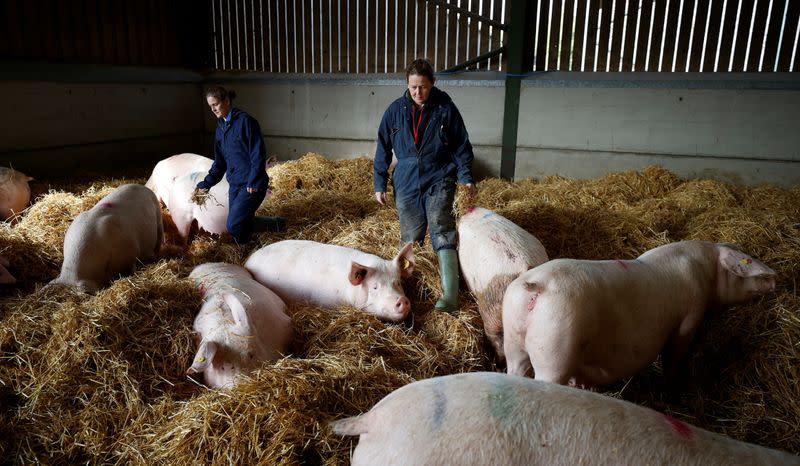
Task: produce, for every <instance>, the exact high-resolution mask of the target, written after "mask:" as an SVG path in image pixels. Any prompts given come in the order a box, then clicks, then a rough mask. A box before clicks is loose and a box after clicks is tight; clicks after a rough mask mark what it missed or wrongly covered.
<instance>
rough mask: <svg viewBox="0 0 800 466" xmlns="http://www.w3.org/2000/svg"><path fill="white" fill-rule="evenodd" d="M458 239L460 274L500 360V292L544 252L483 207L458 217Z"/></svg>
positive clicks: (531, 238) (542, 257) (542, 259)
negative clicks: (474, 300)
mask: <svg viewBox="0 0 800 466" xmlns="http://www.w3.org/2000/svg"><path fill="white" fill-rule="evenodd" d="M458 242H459V247H458V261H459V263H460V264H461V274H462V276H463V277H464V280H465V281H466V282H467V287H468V288H469V290H470V291H471V292H472V294H473V295H474V296H475V299H476V300H477V301H478V312H480V314H481V318H482V319H483V329H484V331H485V332H486V336H487V337H488V338H489V341H490V342H491V343H492V346H493V347H494V349H495V352H497V357H498V359H499V360H500V361H503V360H504V359H505V354H504V353H503V294H504V293H505V291H506V287H507V286H508V284H509V283H511V282H512V281H513V280H514V279H515V278H517V277H518V276H519V274H521V273H522V272H524V271H526V270H528V269H530V268H533V267H536V266H537V265H539V264H543V263H545V262H547V252H546V251H545V250H544V246H542V243H540V242H539V240H538V239H536V237H535V236H533V235H532V234H530V233H528V232H527V231H525V230H523V229H522V228H520V227H519V226H517V225H516V224H514V222H512V221H511V220H509V219H507V218H505V217H503V216H502V215H499V214H497V213H495V212H492V211H491V210H487V209H484V208H482V207H475V208H472V209H470V210H469V212H467V213H466V214H465V215H464V216H462V217H461V218H460V219H459V221H458Z"/></svg>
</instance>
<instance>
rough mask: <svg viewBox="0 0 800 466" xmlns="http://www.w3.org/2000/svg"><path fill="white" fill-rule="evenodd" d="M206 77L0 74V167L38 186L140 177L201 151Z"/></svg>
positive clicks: (81, 71)
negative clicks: (42, 181)
mask: <svg viewBox="0 0 800 466" xmlns="http://www.w3.org/2000/svg"><path fill="white" fill-rule="evenodd" d="M200 79H201V77H200V75H199V74H197V73H192V72H188V71H185V70H180V69H176V70H172V69H150V68H133V67H99V66H80V65H64V66H58V65H42V66H38V67H34V66H18V67H15V66H13V65H11V64H4V65H3V66H2V67H0V95H3V105H2V107H3V110H4V111H3V112H0V127H2V128H3V131H2V137H0V165H3V166H13V167H14V168H16V169H18V170H21V171H23V172H25V173H26V174H29V175H31V176H34V177H36V178H66V177H69V176H73V175H75V174H79V173H81V172H88V173H115V174H121V175H124V174H125V173H126V172H131V173H136V174H139V175H140V174H141V172H142V171H143V170H144V169H145V166H149V167H150V168H152V163H154V162H155V161H157V160H159V159H160V158H163V157H164V156H167V155H170V154H175V153H178V152H190V151H196V150H199V149H200V148H201V145H200V143H201V141H202V131H203V116H202V106H201V104H202V98H201V92H202V91H201V85H200Z"/></svg>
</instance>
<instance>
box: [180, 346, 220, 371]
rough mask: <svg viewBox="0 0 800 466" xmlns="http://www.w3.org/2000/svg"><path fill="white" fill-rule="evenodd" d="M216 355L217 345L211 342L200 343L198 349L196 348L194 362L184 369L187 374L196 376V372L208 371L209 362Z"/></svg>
mask: <svg viewBox="0 0 800 466" xmlns="http://www.w3.org/2000/svg"><path fill="white" fill-rule="evenodd" d="M216 353H217V344H216V343H215V342H213V341H208V340H203V341H202V342H201V343H200V347H199V348H197V353H196V354H195V355H194V361H192V365H191V366H190V367H189V368H188V369H186V373H187V374H190V375H191V374H197V373H198V372H204V371H205V370H206V369H208V366H209V365H210V364H211V361H212V360H213V359H214V355H215V354H216Z"/></svg>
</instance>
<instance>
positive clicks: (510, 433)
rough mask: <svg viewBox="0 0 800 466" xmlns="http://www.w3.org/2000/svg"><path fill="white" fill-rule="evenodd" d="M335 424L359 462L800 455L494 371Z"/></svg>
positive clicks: (650, 460)
mask: <svg viewBox="0 0 800 466" xmlns="http://www.w3.org/2000/svg"><path fill="white" fill-rule="evenodd" d="M331 427H332V429H333V431H334V432H336V433H338V434H342V435H360V436H361V438H360V440H359V442H358V446H357V447H356V448H355V451H353V457H352V464H353V466H359V465H376V464H380V465H411V464H453V465H456V464H457V465H460V466H467V465H475V466H484V465H489V464H497V465H573V464H575V465H578V464H580V465H612V464H613V465H639V464H669V465H698V466H711V465H720V466H722V465H725V466H728V465H732V464H747V465H784V464H785V465H800V457H797V456H795V455H792V454H789V453H784V452H781V451H778V450H772V449H769V448H764V447H761V446H758V445H753V444H749V443H744V442H739V441H736V440H733V439H731V438H728V437H724V436H722V435H719V434H715V433H713V432H709V431H707V430H703V429H699V428H697V427H694V426H691V425H689V424H686V423H684V422H681V421H679V420H677V419H674V418H672V417H670V416H667V415H664V414H661V413H658V412H656V411H653V410H651V409H648V408H645V407H642V406H638V405H636V404H633V403H629V402H627V401H622V400H618V399H614V398H611V397H608V396H604V395H600V394H598V393H593V392H590V391H586V390H576V389H574V388H569V387H562V386H560V385H554V384H549V383H543V382H540V381H536V380H531V379H527V378H522V377H515V376H510V375H505V374H499V373H488V372H483V373H481V372H476V373H470V374H456V375H448V376H444V377H436V378H432V379H426V380H421V381H418V382H414V383H412V384H409V385H406V386H404V387H401V388H399V389H397V390H395V391H394V392H392V393H390V394H389V395H388V396H386V397H385V398H383V399H382V400H381V401H380V402H378V404H376V405H375V406H374V407H373V408H372V409H371V410H369V411H368V412H367V413H366V414H363V415H361V416H357V417H352V418H347V419H342V420H339V421H335V422H333V423H332V424H331Z"/></svg>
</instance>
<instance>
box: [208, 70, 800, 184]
mask: <svg viewBox="0 0 800 466" xmlns="http://www.w3.org/2000/svg"><path fill="white" fill-rule="evenodd" d="M500 78H501V76H500V75H498V74H496V73H489V74H487V73H480V74H472V73H469V74H460V75H456V76H453V77H441V78H439V80H438V82H437V86H438V87H440V88H441V89H443V90H445V91H446V92H448V93H449V94H450V95H451V97H453V99H454V101H455V102H456V104H457V105H458V107H459V109H460V110H461V113H462V115H463V116H464V120H465V122H466V124H467V129H468V131H469V134H470V139H471V141H472V144H473V146H474V148H475V156H476V162H475V171H476V173H477V174H478V175H479V176H499V174H500V154H501V146H502V118H503V104H504V97H505V90H504V81H503V80H502V79H500ZM206 81H213V82H220V83H222V84H223V85H225V86H227V87H229V88H234V89H235V90H236V91H237V93H238V95H239V98H238V102H237V103H236V105H237V106H240V107H241V108H243V109H245V110H246V111H248V112H250V113H251V114H252V115H254V116H255V117H256V118H257V119H258V120H259V121H260V122H261V125H262V130H263V132H264V134H265V137H266V140H267V146H268V148H269V149H268V150H269V151H270V153H271V154H273V155H276V156H277V157H278V158H279V159H291V158H296V157H299V156H302V155H303V154H305V153H306V152H318V153H322V154H324V155H326V156H328V157H332V158H347V157H355V156H371V155H372V154H373V153H374V150H375V137H376V133H377V127H378V123H379V122H380V118H381V116H382V115H383V111H384V110H385V108H386V106H388V104H389V103H390V102H391V101H392V100H393V99H395V98H397V97H398V96H400V95H401V94H402V92H403V90H404V88H405V82H404V77H403V76H399V75H389V76H382V77H370V76H311V75H308V76H293V77H280V76H269V75H263V74H260V75H248V76H244V77H242V76H235V77H234V76H231V75H226V74H224V73H220V74H216V75H212V76H209V77H207V78H206ZM208 115H209V116H207V117H206V135H207V137H206V142H205V143H206V145H207V146H208V147H209V148H210V145H211V142H210V141H211V135H212V133H213V129H214V125H215V122H214V120H213V119H212V118H211V117H210V114H208ZM794 128H800V77H796V74H795V75H793V74H789V73H784V74H774V73H764V74H756V73H751V74H725V75H713V74H705V75H701V74H692V75H687V74H653V73H650V74H645V73H633V74H632V73H626V74H617V73H609V74H606V73H598V74H591V73H544V74H536V75H532V76H530V77H528V78H526V79H525V80H524V81H523V85H522V90H521V98H520V121H519V134H518V138H517V156H516V171H515V178H516V179H522V178H540V177H542V176H546V175H561V176H567V177H576V178H590V177H596V176H602V175H603V174H606V173H609V172H612V171H620V170H633V169H636V170H638V169H642V168H644V167H646V166H648V165H652V164H659V165H662V166H664V167H666V168H667V169H669V170H672V171H674V172H676V173H677V174H678V175H679V176H682V177H686V178H698V177H703V178H715V179H721V180H724V181H731V182H737V183H746V184H758V183H775V184H779V185H785V186H786V185H794V184H798V183H800V132H798V131H796V130H794Z"/></svg>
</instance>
